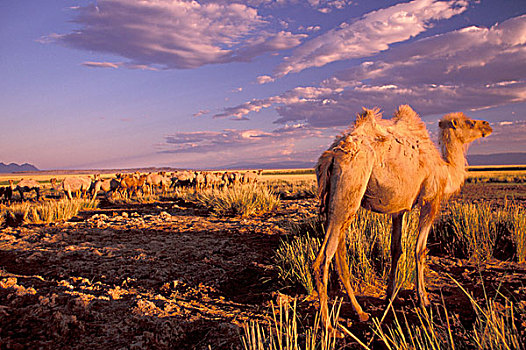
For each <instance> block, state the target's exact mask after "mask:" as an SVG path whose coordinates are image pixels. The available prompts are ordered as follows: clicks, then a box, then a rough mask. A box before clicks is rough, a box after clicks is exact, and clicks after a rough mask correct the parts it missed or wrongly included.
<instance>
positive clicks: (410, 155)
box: [313, 105, 492, 329]
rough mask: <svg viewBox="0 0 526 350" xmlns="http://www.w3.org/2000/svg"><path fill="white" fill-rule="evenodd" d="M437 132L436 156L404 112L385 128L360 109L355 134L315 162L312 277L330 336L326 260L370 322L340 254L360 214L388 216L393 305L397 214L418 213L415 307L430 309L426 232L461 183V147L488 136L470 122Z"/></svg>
mask: <svg viewBox="0 0 526 350" xmlns="http://www.w3.org/2000/svg"><path fill="white" fill-rule="evenodd" d="M439 127H440V135H439V139H440V140H439V141H440V146H441V148H442V156H441V155H440V152H439V150H438V149H437V148H436V146H435V145H434V144H433V142H432V141H431V140H430V138H429V134H428V132H427V130H426V127H425V124H424V123H423V122H422V120H421V119H420V117H419V116H418V115H417V114H416V113H415V112H414V111H413V110H412V109H411V107H409V106H407V105H403V106H400V107H399V108H398V110H397V112H396V113H395V115H394V117H393V118H392V119H390V120H384V119H382V118H381V114H380V112H379V110H378V109H374V110H368V109H365V108H364V111H363V112H362V113H361V114H360V115H358V117H357V118H356V122H355V124H354V127H353V128H352V129H351V130H349V131H348V132H346V133H344V134H343V135H342V136H341V137H338V138H337V139H336V140H335V141H334V143H333V144H332V145H331V147H330V148H329V150H327V151H325V152H324V153H323V154H322V155H321V157H320V158H319V160H318V163H317V165H316V177H317V179H318V196H319V199H320V204H321V205H320V214H321V215H322V217H324V218H325V220H326V221H325V224H326V225H325V228H326V234H325V239H324V241H323V244H322V246H321V248H320V251H319V253H318V256H317V258H316V260H315V262H314V265H313V269H314V275H315V279H316V287H317V291H318V297H319V301H320V310H321V315H322V319H323V322H324V324H325V325H326V326H327V327H328V328H329V329H332V326H331V325H330V321H329V319H328V310H327V283H328V277H329V266H330V263H331V260H332V259H333V257H335V264H336V270H337V271H338V274H339V277H340V280H341V281H342V283H343V285H344V287H345V290H346V291H347V294H348V295H349V298H350V300H351V303H352V305H353V308H354V310H355V311H356V313H357V314H358V316H359V319H360V321H362V322H364V321H367V320H368V319H369V314H368V313H366V312H364V311H363V310H362V308H361V307H360V305H359V303H358V301H357V300H356V297H355V295H354V291H353V288H352V286H351V283H350V276H349V267H348V263H347V252H346V248H345V237H346V231H347V229H348V227H349V223H350V220H351V218H352V216H353V215H355V214H356V212H357V210H358V209H359V207H360V206H362V207H364V208H366V209H369V210H371V211H373V212H377V213H384V214H391V215H392V221H393V228H392V236H391V254H392V263H391V270H390V275H389V282H388V287H387V296H386V298H387V300H390V299H392V298H393V297H394V294H395V289H396V288H395V287H396V272H397V264H398V260H399V258H400V255H401V253H402V249H401V236H402V222H403V217H404V214H405V213H406V212H408V211H410V210H411V209H412V208H413V207H415V206H419V207H420V217H419V223H418V238H417V244H416V248H415V258H416V265H417V266H416V270H417V278H416V288H417V294H418V299H419V302H420V305H421V306H423V307H426V306H429V305H430V303H429V299H428V296H427V293H426V291H425V284H424V263H425V258H426V244H427V236H428V234H429V230H430V228H431V225H432V223H433V219H434V218H435V216H436V215H437V214H438V212H439V209H440V204H441V201H442V200H444V199H446V198H448V197H449V196H450V195H451V194H453V193H455V192H457V191H458V190H459V189H460V187H461V186H462V184H463V183H464V180H465V177H466V164H467V162H466V158H465V152H466V150H467V145H468V144H469V143H470V142H472V141H474V140H475V139H477V138H480V137H485V136H487V135H489V134H490V133H491V132H492V129H491V127H490V126H489V124H488V122H486V121H479V120H472V119H469V118H467V117H466V116H465V115H464V114H463V113H452V114H448V115H446V116H445V117H444V118H443V119H442V120H440V122H439Z"/></svg>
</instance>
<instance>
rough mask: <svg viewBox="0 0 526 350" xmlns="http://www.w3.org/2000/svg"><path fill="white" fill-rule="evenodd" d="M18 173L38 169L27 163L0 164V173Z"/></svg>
mask: <svg viewBox="0 0 526 350" xmlns="http://www.w3.org/2000/svg"><path fill="white" fill-rule="evenodd" d="M19 171H38V168H37V167H36V166H34V165H32V164H29V163H24V164H22V165H18V164H16V163H10V164H4V163H0V173H15V172H19Z"/></svg>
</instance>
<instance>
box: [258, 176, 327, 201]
mask: <svg viewBox="0 0 526 350" xmlns="http://www.w3.org/2000/svg"><path fill="white" fill-rule="evenodd" d="M268 186H269V187H270V188H271V189H272V190H273V191H274V192H275V193H277V194H278V195H279V196H280V197H282V198H313V197H316V194H317V191H318V187H317V184H316V180H314V179H313V180H284V179H280V180H274V181H269V182H268Z"/></svg>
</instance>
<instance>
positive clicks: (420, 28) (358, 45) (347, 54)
mask: <svg viewBox="0 0 526 350" xmlns="http://www.w3.org/2000/svg"><path fill="white" fill-rule="evenodd" d="M467 5H468V2H467V1H465V0H456V1H449V2H447V1H436V0H413V1H411V2H408V3H399V4H396V5H394V6H391V7H388V8H385V9H380V10H377V11H373V12H370V13H368V14H366V15H364V16H363V17H362V18H361V19H360V20H358V21H356V22H353V23H342V24H341V25H340V26H339V27H338V28H335V29H332V30H330V31H328V32H326V33H324V34H322V35H320V36H318V37H315V38H314V39H311V40H308V41H306V42H305V43H303V44H302V45H300V46H299V47H297V48H296V49H294V51H293V53H292V55H291V56H290V57H288V58H287V59H286V60H285V61H284V62H283V63H281V64H280V65H279V66H278V67H277V68H276V70H275V75H276V76H277V77H282V76H284V75H287V74H289V73H297V72H300V71H302V70H304V69H307V68H311V67H321V66H324V65H326V64H328V63H331V62H335V61H340V60H347V59H351V58H361V57H368V56H371V55H373V54H375V53H378V52H381V51H385V50H387V49H388V48H389V45H390V44H393V43H398V42H403V41H406V40H408V39H410V38H411V37H414V36H416V35H418V34H420V33H422V32H424V31H425V30H427V28H429V27H430V26H431V24H432V22H433V21H437V20H441V19H448V18H451V17H452V16H454V15H457V14H459V13H462V12H463V11H465V10H466V9H467Z"/></svg>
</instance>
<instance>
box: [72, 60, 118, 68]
mask: <svg viewBox="0 0 526 350" xmlns="http://www.w3.org/2000/svg"><path fill="white" fill-rule="evenodd" d="M81 64H82V65H83V66H86V67H91V68H115V69H116V68H119V66H120V64H119V63H112V62H90V61H87V62H82V63H81Z"/></svg>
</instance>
